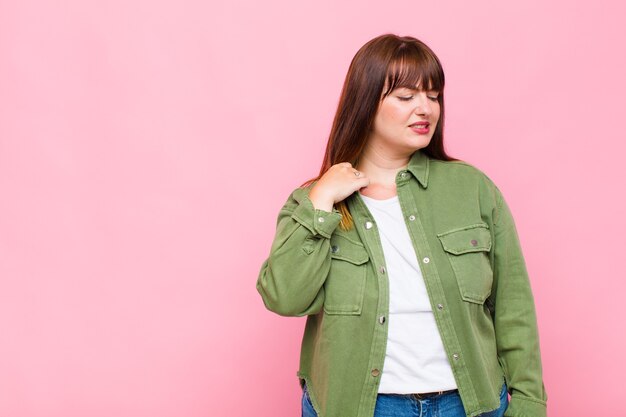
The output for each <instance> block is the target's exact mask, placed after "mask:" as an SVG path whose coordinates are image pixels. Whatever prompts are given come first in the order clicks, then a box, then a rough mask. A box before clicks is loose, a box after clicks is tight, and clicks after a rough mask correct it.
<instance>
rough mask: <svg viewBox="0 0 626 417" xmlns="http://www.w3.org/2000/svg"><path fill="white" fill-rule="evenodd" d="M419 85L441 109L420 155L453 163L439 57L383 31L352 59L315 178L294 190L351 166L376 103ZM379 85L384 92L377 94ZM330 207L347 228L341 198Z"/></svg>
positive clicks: (420, 44) (417, 42)
mask: <svg viewBox="0 0 626 417" xmlns="http://www.w3.org/2000/svg"><path fill="white" fill-rule="evenodd" d="M420 84H421V86H422V88H423V86H424V85H426V86H427V89H428V90H435V91H438V92H439V94H438V101H439V105H440V109H441V110H440V116H439V121H438V123H437V126H436V128H435V131H434V133H433V137H432V139H431V140H430V143H429V144H428V146H426V147H425V148H422V149H421V151H422V152H423V153H425V154H426V155H428V156H429V157H430V158H433V159H440V160H444V161H455V160H457V159H456V158H452V157H451V156H448V155H447V154H446V152H445V150H444V146H443V128H444V105H443V92H444V86H445V78H444V73H443V68H442V66H441V63H440V62H439V58H437V56H436V55H435V53H434V52H433V51H432V50H431V49H430V48H429V47H428V46H426V44H424V43H423V42H422V41H420V40H418V39H416V38H413V37H411V36H403V37H400V36H397V35H394V34H390V33H387V34H384V35H380V36H378V37H376V38H374V39H372V40H370V41H369V42H367V43H366V44H365V45H363V46H362V47H361V49H359V50H358V52H357V53H356V55H355V56H354V58H353V59H352V62H351V63H350V67H349V68H348V73H347V75H346V79H345V81H344V84H343V89H342V91H341V97H340V98H339V104H338V106H337V112H336V113H335V118H334V121H333V125H332V128H331V131H330V136H329V138H328V143H327V145H326V153H325V154H324V161H323V163H322V167H321V169H320V172H319V175H318V176H317V177H315V178H311V179H309V180H308V181H306V182H304V183H303V184H302V185H301V186H300V187H305V186H308V185H310V184H311V183H312V182H314V181H317V180H319V179H320V178H321V177H322V175H324V174H325V173H326V171H328V169H329V168H330V167H331V166H333V165H335V164H338V163H340V162H350V163H351V164H352V166H353V167H356V166H357V165H358V162H359V157H360V156H361V154H362V152H363V149H364V148H365V144H366V141H367V139H368V136H369V132H370V130H371V129H372V127H373V124H374V118H375V116H376V112H377V111H378V106H379V105H380V102H381V101H382V100H383V99H384V98H385V97H387V96H388V95H389V94H390V93H391V92H392V91H393V90H394V89H395V88H400V87H408V88H415V86H417V85H420ZM385 86H387V90H386V91H385V92H384V93H383V88H384V87H385ZM381 93H382V96H381ZM335 207H336V208H337V210H339V212H340V213H341V214H342V219H341V223H340V225H341V227H342V228H343V229H344V230H349V229H350V228H351V227H352V225H353V221H352V216H351V215H350V212H349V210H348V207H347V204H346V202H345V200H343V201H340V202H338V203H336V204H335Z"/></svg>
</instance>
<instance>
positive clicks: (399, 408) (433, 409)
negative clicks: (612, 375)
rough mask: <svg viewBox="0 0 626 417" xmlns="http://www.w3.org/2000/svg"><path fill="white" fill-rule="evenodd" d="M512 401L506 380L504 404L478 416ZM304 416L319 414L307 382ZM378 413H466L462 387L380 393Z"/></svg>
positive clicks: (491, 416) (402, 416)
mask: <svg viewBox="0 0 626 417" xmlns="http://www.w3.org/2000/svg"><path fill="white" fill-rule="evenodd" d="M508 405H509V396H508V392H507V387H506V383H503V384H502V388H500V406H499V407H498V408H497V409H495V410H493V411H489V412H486V413H482V414H480V415H479V416H477V417H502V416H504V411H505V410H506V408H507V406H508ZM302 417H318V416H317V412H316V411H315V408H313V404H312V403H311V399H310V398H309V395H308V392H307V389H306V384H305V385H304V387H303V388H302ZM374 417H465V410H464V408H463V402H462V401H461V397H460V396H459V393H458V391H455V392H452V393H446V394H442V395H438V396H436V397H431V398H426V399H423V400H418V399H415V398H413V397H411V396H409V395H402V394H378V398H377V399H376V408H375V409H374Z"/></svg>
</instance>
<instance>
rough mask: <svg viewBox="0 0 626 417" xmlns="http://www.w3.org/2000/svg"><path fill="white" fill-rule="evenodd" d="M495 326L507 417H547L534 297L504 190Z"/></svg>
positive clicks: (498, 220)
mask: <svg viewBox="0 0 626 417" xmlns="http://www.w3.org/2000/svg"><path fill="white" fill-rule="evenodd" d="M494 238H495V243H494V250H495V257H494V281H495V283H496V284H495V288H494V289H495V294H494V295H492V298H493V299H492V300H491V302H492V303H493V305H494V312H493V318H494V326H495V332H496V342H497V349H498V360H499V362H500V364H501V366H502V368H503V370H504V373H505V378H506V382H507V386H508V389H509V392H510V393H511V400H510V402H509V406H508V408H507V410H506V411H505V413H504V416H505V417H545V416H546V402H547V400H548V397H547V394H546V390H545V386H544V384H543V379H542V378H543V377H542V366H541V354H540V350H539V333H538V328H537V318H536V313H535V305H534V299H533V295H532V291H531V286H530V282H529V279H528V272H527V270H526V264H525V261H524V257H523V254H522V249H521V246H520V242H519V237H518V234H517V230H516V227H515V222H514V220H513V217H512V215H511V211H510V209H509V206H508V205H507V203H506V201H505V200H504V198H503V196H502V194H501V192H500V190H497V205H496V209H495V214H494Z"/></svg>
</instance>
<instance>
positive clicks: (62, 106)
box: [0, 0, 626, 417]
mask: <svg viewBox="0 0 626 417" xmlns="http://www.w3.org/2000/svg"><path fill="white" fill-rule="evenodd" d="M545 3H546V2H544V1H538V0H532V1H524V2H516V3H511V2H484V1H479V2H464V1H456V2H429V3H416V2H415V1H398V2H392V3H391V4H383V3H382V2H377V3H376V4H374V5H371V6H368V5H366V4H364V3H363V2H361V1H344V2H332V3H331V2H321V3H320V2H292V1H283V2H276V1H271V2H253V1H248V2H245V3H240V4H237V5H233V4H231V3H227V2H221V3H219V4H211V2H205V1H194V2H192V1H184V2H180V1H179V2H173V1H171V2H166V1H158V0H157V1H155V0H151V1H147V0H135V1H119V0H117V1H100V2H91V1H83V0H81V1H79V0H69V1H65V2H45V1H39V2H35V1H32V0H20V1H8V0H6V1H0V195H1V199H0V416H3V417H4V416H7V417H79V416H81V417H84V416H89V417H100V416H102V417H104V416H107V417H109V416H117V417H126V416H128V417H144V416H145V417H148V416H150V417H166V416H167V417H169V416H171V417H179V416H185V417H200V416H249V415H254V416H267V417H269V416H272V417H275V416H296V415H299V412H300V411H299V407H300V405H299V404H300V391H299V386H298V384H297V378H296V370H297V367H298V354H299V345H300V338H301V335H302V330H303V327H304V323H305V319H304V318H283V317H279V316H276V315H273V314H272V313H270V312H268V311H266V310H265V309H264V307H263V303H262V301H261V298H260V297H259V295H258V294H257V292H256V289H255V281H256V278H257V274H258V271H259V268H260V265H261V262H262V261H263V260H264V259H265V257H266V256H267V254H268V251H269V248H270V243H271V239H272V237H273V233H274V227H275V220H276V215H277V214H278V209H279V208H280V207H281V205H282V204H283V202H284V201H285V199H286V198H287V195H288V193H289V192H290V191H291V190H292V189H293V188H294V187H296V186H297V185H298V184H300V183H301V182H302V181H304V180H305V179H307V178H309V177H311V176H312V175H314V174H315V173H316V172H317V170H318V169H319V165H320V163H321V156H322V153H323V149H324V144H325V141H326V138H327V135H328V130H329V127H330V123H331V119H332V116H333V114H334V110H335V106H336V104H337V99H338V96H339V92H340V88H341V85H342V83H343V78H344V76H345V73H346V70H347V68H348V64H349V62H350V60H351V59H352V56H353V55H354V53H355V52H356V51H357V49H358V48H359V47H360V46H361V45H362V44H363V43H365V42H366V41H367V40H369V39H371V38H373V37H374V36H377V35H379V34H382V33H384V32H393V33H397V34H401V35H413V36H416V37H418V38H420V39H422V40H424V41H425V42H426V43H428V44H429V45H430V46H431V47H432V48H433V49H434V50H435V51H436V53H437V54H438V55H439V57H440V58H441V60H442V62H443V65H444V68H445V70H446V76H447V81H448V85H447V90H446V104H447V109H446V110H447V115H446V116H447V125H446V129H447V130H446V133H447V136H446V139H447V147H448V150H449V151H450V153H451V154H452V155H453V156H456V157H459V158H461V159H465V160H467V161H468V162H471V163H473V164H475V165H476V166H478V167H479V168H481V169H483V170H484V171H485V172H486V173H487V174H488V175H489V176H490V177H491V178H493V179H494V181H496V183H498V184H499V186H500V188H501V189H502V191H503V192H504V193H505V196H506V197H507V200H508V202H509V205H510V206H511V209H512V211H513V213H514V215H515V218H516V221H517V225H518V230H519V234H520V238H521V240H522V245H523V247H524V250H525V255H526V258H527V264H528V269H529V272H530V274H531V280H532V286H533V290H534V292H535V298H536V303H537V311H538V316H539V320H540V322H539V327H540V334H541V348H542V353H543V358H544V369H545V384H546V388H547V391H548V395H549V415H550V416H551V417H561V416H563V417H565V416H567V417H573V416H587V415H604V416H609V415H610V416H618V415H626V405H624V404H623V403H620V402H619V401H620V400H621V399H622V396H621V394H622V386H623V378H622V376H623V374H624V371H626V369H625V366H624V365H623V363H624V353H625V352H626V342H625V339H624V337H623V336H619V334H620V332H621V331H623V323H622V322H621V320H620V318H622V319H623V318H624V316H625V313H626V307H625V305H626V303H624V301H623V300H624V296H623V293H624V291H626V285H625V284H624V277H625V276H626V274H625V273H624V272H623V271H622V268H621V266H622V263H621V261H620V259H622V260H623V258H624V249H626V245H625V244H624V240H623V239H624V236H625V235H626V234H625V233H626V227H625V220H624V214H626V210H625V205H624V197H623V196H624V191H623V190H624V188H623V187H624V185H623V180H624V179H626V175H625V174H626V172H625V168H624V167H625V165H626V164H625V163H624V158H623V155H624V154H623V152H625V151H626V146H625V145H624V143H625V139H626V137H625V135H624V133H623V132H624V116H623V114H622V113H623V112H624V98H625V97H626V81H624V80H625V79H624V72H625V70H626V65H625V64H626V63H625V55H624V53H623V39H624V38H625V37H626V31H625V29H624V26H623V19H622V17H623V16H624V12H625V10H624V6H623V3H622V2H618V1H613V2H608V1H594V2H591V3H582V2H580V5H576V4H575V3H573V2H571V1H553V2H551V3H550V5H546V4H545ZM207 4H209V5H207ZM295 154H305V155H307V156H306V157H304V158H297V159H296V158H294V157H293V156H294V155H295ZM614 398H615V399H614Z"/></svg>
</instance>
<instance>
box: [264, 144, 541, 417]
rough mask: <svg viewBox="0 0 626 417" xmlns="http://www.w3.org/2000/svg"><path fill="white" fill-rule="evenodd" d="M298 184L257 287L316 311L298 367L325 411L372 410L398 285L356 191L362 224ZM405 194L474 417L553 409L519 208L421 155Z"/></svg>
mask: <svg viewBox="0 0 626 417" xmlns="http://www.w3.org/2000/svg"><path fill="white" fill-rule="evenodd" d="M313 185H314V184H311V185H310V186H308V187H303V188H297V189H296V190H295V191H293V192H292V193H291V195H290V196H289V198H288V199H287V201H286V203H285V204H284V206H283V207H282V209H281V210H280V213H279V215H278V220H277V229H276V235H275V238H274V241H273V243H272V246H271V249H270V254H269V257H268V259H267V260H265V262H264V263H263V265H262V267H261V270H260V273H259V276H258V279H257V283H256V288H257V290H258V292H259V293H260V295H261V297H262V299H263V302H264V304H265V307H266V308H267V309H268V310H270V311H273V312H275V313H277V314H279V315H281V316H307V320H306V326H305V330H304V335H303V338H302V347H301V353H300V367H299V370H298V372H297V376H298V378H299V382H300V385H301V386H302V385H303V383H304V381H306V383H307V386H308V391H309V395H310V398H311V401H312V403H313V406H314V408H315V409H316V411H317V413H318V416H320V417H372V416H373V415H374V408H375V404H376V398H377V394H378V385H379V382H380V375H381V372H384V369H383V363H384V359H385V349H386V343H387V326H388V323H389V321H388V320H386V318H387V317H388V313H389V283H388V276H387V274H386V270H385V258H384V256H383V249H382V245H381V242H380V238H379V233H378V230H377V225H376V222H375V220H374V218H373V216H372V215H371V213H370V212H369V210H368V209H367V207H366V205H365V203H364V202H363V200H362V199H361V197H360V195H359V194H358V192H355V193H353V194H352V195H351V196H349V197H348V198H347V204H348V208H349V210H350V214H351V215H352V217H353V219H354V222H355V228H353V229H351V230H350V231H344V230H342V229H341V228H340V227H338V224H339V221H340V220H341V214H340V212H339V211H338V210H337V209H336V208H333V210H332V212H328V211H325V210H320V209H315V207H314V206H313V204H312V202H311V200H310V199H309V197H308V193H309V191H310V189H311V187H312V186H313ZM396 185H397V193H398V198H399V201H400V206H401V208H402V212H403V214H404V218H405V221H406V225H407V227H408V230H409V234H410V236H411V240H412V242H413V247H414V248H415V254H416V256H417V259H418V260H419V263H420V268H421V270H422V274H423V277H424V280H425V283H426V289H427V291H428V295H429V298H430V302H431V305H432V309H433V313H434V315H435V320H436V323H437V327H438V329H439V332H440V334H441V337H442V341H443V345H444V347H445V350H446V354H447V356H448V360H449V361H450V365H451V367H452V371H453V374H454V378H455V381H456V383H457V387H458V389H459V395H460V396H461V399H462V402H463V406H464V408H465V413H466V415H467V417H471V416H476V415H479V414H481V413H485V412H488V411H491V410H494V409H496V408H498V407H499V405H500V400H499V392H500V389H501V387H502V383H503V382H504V381H506V383H507V386H508V391H509V393H510V394H511V399H510V402H509V405H508V408H507V410H506V412H505V414H504V415H505V416H507V417H545V416H546V402H547V394H546V390H545V386H544V383H543V377H542V365H541V355H540V348H539V335H538V329H537V321H536V313H535V306H534V299H533V295H532V291H531V286H530V282H529V279H528V273H527V270H526V265H525V261H524V258H523V254H522V250H521V247H520V243H519V238H518V234H517V230H516V227H515V223H514V220H513V217H512V216H511V211H510V209H509V207H508V205H507V203H506V201H505V200H504V198H503V196H502V194H501V192H500V190H499V189H498V187H497V186H496V185H495V184H494V183H493V182H492V181H491V180H490V179H489V178H488V177H487V176H486V175H485V174H484V173H483V172H481V171H480V170H479V169H478V168H476V167H474V166H472V165H470V164H468V163H466V162H462V161H441V160H437V159H432V158H429V157H428V156H427V155H426V154H424V153H423V152H422V151H421V150H418V151H416V152H414V153H413V155H412V156H411V160H410V162H409V164H408V166H407V168H406V169H403V170H401V171H399V172H398V174H397V176H396Z"/></svg>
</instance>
